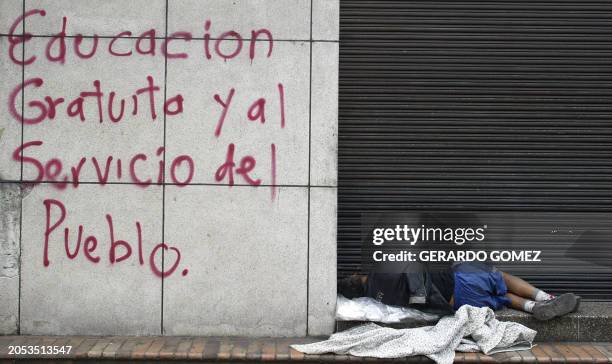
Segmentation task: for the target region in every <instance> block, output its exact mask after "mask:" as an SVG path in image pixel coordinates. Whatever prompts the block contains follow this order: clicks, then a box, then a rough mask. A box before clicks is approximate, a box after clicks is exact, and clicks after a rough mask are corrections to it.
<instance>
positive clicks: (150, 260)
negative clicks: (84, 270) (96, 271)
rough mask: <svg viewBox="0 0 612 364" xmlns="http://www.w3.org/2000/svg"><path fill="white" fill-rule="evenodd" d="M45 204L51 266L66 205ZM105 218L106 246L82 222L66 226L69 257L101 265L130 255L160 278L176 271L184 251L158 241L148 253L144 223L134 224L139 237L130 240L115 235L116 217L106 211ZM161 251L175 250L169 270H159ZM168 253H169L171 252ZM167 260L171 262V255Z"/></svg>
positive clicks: (46, 243) (46, 247)
mask: <svg viewBox="0 0 612 364" xmlns="http://www.w3.org/2000/svg"><path fill="white" fill-rule="evenodd" d="M43 205H44V206H45V216H46V223H45V233H44V239H45V240H44V248H43V265H44V266H45V267H48V266H49V265H50V264H51V261H50V259H49V242H50V240H51V237H52V235H53V236H55V234H54V233H55V232H56V230H57V232H58V234H57V235H60V236H61V227H62V224H63V223H64V221H65V220H66V217H67V212H66V206H64V204H63V203H62V202H61V201H58V200H55V199H46V200H44V201H43ZM54 210H55V211H56V212H55V213H54V212H53V211H54ZM57 215H59V216H57ZM105 218H106V223H107V225H108V240H106V241H108V244H106V247H103V246H102V242H103V240H102V239H101V237H100V236H98V237H96V236H95V235H91V234H88V233H87V231H86V230H85V229H84V227H83V225H79V226H78V228H77V229H75V230H76V231H75V230H72V231H71V230H70V228H69V227H64V231H63V232H64V234H63V236H64V249H65V252H66V257H67V258H68V259H71V260H74V259H77V258H78V257H79V256H81V257H82V259H85V260H87V261H89V262H91V263H92V264H98V263H100V262H101V261H102V260H103V259H104V260H106V259H107V258H108V263H110V264H111V265H114V264H119V263H121V262H123V261H128V260H129V259H130V258H131V259H136V260H137V261H138V264H139V265H141V266H145V265H148V266H149V268H150V270H151V272H153V274H155V275H156V276H157V277H160V278H165V277H169V276H171V275H172V274H173V273H174V272H175V271H176V270H177V268H178V267H179V264H180V261H181V252H180V251H179V249H178V248H176V247H173V246H169V245H167V244H165V243H159V244H157V245H155V246H154V247H153V248H152V249H151V251H150V253H149V254H146V253H145V251H144V250H145V249H144V248H143V241H142V240H143V239H142V225H141V224H140V222H138V221H136V222H135V224H134V230H135V236H136V238H135V239H134V240H133V241H132V243H130V242H128V241H127V240H122V239H120V238H119V237H118V236H116V235H115V229H114V225H113V217H112V216H111V215H110V214H106V216H105ZM162 250H164V251H172V252H173V253H174V256H175V257H174V258H173V259H174V262H172V264H164V266H165V267H169V268H167V269H160V267H158V265H157V263H156V257H157V256H158V255H159V257H158V259H157V261H161V254H162ZM104 253H107V254H104ZM165 255H166V256H168V255H169V254H165ZM132 256H133V257H132ZM166 259H167V260H168V261H169V262H171V259H172V257H168V258H166ZM188 272H189V270H188V269H186V268H185V269H183V271H182V275H183V276H186V275H187V274H188Z"/></svg>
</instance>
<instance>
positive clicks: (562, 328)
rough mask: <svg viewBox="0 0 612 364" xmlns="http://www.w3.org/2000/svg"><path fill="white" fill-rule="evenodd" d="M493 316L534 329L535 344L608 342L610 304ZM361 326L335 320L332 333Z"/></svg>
mask: <svg viewBox="0 0 612 364" xmlns="http://www.w3.org/2000/svg"><path fill="white" fill-rule="evenodd" d="M495 314H496V317H497V319H498V320H501V321H513V322H518V323H521V324H523V325H525V326H527V327H529V328H532V329H534V330H536V331H537V332H538V334H537V336H536V341H539V342H576V341H579V342H598V341H601V342H610V341H612V302H597V301H591V302H589V301H587V302H582V304H581V305H580V309H579V310H578V311H577V312H574V313H571V314H569V315H566V316H563V317H558V318H555V319H552V320H549V321H538V320H536V319H535V318H534V317H533V316H532V315H530V314H528V313H525V312H522V311H517V310H512V309H504V310H500V311H497V312H496V313H495ZM362 323H363V322H359V321H337V322H336V330H338V331H342V330H346V329H348V328H350V327H353V326H356V325H360V324H362ZM426 325H428V324H427V323H424V322H406V323H401V324H392V325H384V326H390V327H395V328H408V327H416V326H426Z"/></svg>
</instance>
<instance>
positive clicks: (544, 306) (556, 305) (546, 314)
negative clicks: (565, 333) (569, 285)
mask: <svg viewBox="0 0 612 364" xmlns="http://www.w3.org/2000/svg"><path fill="white" fill-rule="evenodd" d="M578 304H579V300H578V298H577V296H576V295H575V294H573V293H564V294H562V295H560V296H559V297H555V298H553V299H552V300H548V301H540V302H536V304H535V305H534V306H533V312H532V313H533V316H534V317H535V318H536V319H538V320H541V321H546V320H550V319H552V318H554V317H558V316H563V315H566V314H568V313H570V312H572V310H574V309H576V308H577V305H578Z"/></svg>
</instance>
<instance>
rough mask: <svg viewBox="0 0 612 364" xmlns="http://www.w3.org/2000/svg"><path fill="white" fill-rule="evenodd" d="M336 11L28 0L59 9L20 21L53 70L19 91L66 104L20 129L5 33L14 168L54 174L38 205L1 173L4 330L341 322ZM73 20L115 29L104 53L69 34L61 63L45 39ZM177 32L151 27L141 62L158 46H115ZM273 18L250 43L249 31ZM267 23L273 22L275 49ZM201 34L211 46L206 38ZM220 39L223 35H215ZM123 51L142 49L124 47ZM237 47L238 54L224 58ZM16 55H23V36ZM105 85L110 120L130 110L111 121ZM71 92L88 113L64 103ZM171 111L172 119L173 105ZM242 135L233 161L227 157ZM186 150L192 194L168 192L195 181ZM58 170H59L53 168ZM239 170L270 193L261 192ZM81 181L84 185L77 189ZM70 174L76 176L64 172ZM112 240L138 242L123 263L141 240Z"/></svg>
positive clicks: (4, 22) (212, 2)
mask: <svg viewBox="0 0 612 364" xmlns="http://www.w3.org/2000/svg"><path fill="white" fill-rule="evenodd" d="M337 3H338V1H337V0H327V1H326V2H325V4H322V3H321V4H318V5H317V6H316V9H317V10H316V15H315V17H316V18H317V19H315V21H314V22H313V23H312V24H311V15H312V14H313V12H312V11H311V10H312V9H311V1H310V0H283V1H277V0H235V1H228V0H203V1H194V0H171V1H169V2H168V4H169V7H168V9H166V1H164V0H153V1H148V0H147V1H141V0H136V1H130V2H125V1H119V0H110V1H102V0H93V1H88V2H83V1H80V0H58V1H53V2H48V1H39V0H27V1H26V2H25V5H26V10H28V11H29V10H32V9H39V10H40V9H43V10H44V11H45V14H44V16H43V15H42V14H40V13H38V14H34V15H32V16H31V17H29V18H28V19H27V21H26V22H25V24H26V25H25V27H26V32H28V33H31V34H33V35H34V38H32V39H29V40H28V41H27V43H26V47H25V56H26V58H27V59H32V60H33V61H32V63H31V64H29V65H27V66H26V67H25V71H24V74H23V77H24V78H25V80H34V79H37V78H39V79H41V80H42V81H39V82H40V84H31V85H29V86H28V87H26V88H25V90H24V94H25V98H24V100H23V101H24V104H25V112H24V114H25V116H26V117H28V118H33V117H35V116H36V115H37V114H38V113H39V112H40V109H39V107H37V106H36V105H37V104H36V102H42V104H43V105H45V104H46V106H45V107H46V109H47V110H48V111H50V110H51V109H52V108H53V107H52V106H49V102H55V103H56V106H55V109H54V110H55V114H53V113H50V114H48V115H47V116H48V118H46V119H43V120H42V121H40V122H36V123H31V124H27V125H23V126H22V124H21V123H20V122H19V121H18V120H14V118H12V117H11V116H10V112H9V110H8V105H9V103H8V102H7V101H8V99H9V95H10V93H11V91H12V90H14V89H15V88H16V87H18V86H19V84H20V83H21V79H22V72H21V71H22V68H21V67H20V66H18V65H16V64H15V63H14V62H12V61H11V60H10V59H9V58H8V52H7V51H6V50H7V49H8V47H9V44H8V37H7V36H0V49H1V50H2V52H0V78H1V79H2V80H3V81H4V82H3V84H2V86H0V97H1V98H2V99H1V102H0V113H1V114H2V115H4V116H3V117H2V118H0V130H2V132H1V133H2V137H1V138H0V150H1V151H2V153H1V155H0V180H3V181H4V180H6V179H8V180H11V181H20V180H21V178H22V177H23V180H29V181H31V180H35V179H37V177H38V176H39V174H40V173H41V171H44V182H45V183H42V184H37V185H36V186H35V187H34V188H33V190H32V191H31V193H30V194H29V195H28V196H27V197H22V196H20V195H19V193H17V194H16V195H15V194H11V193H12V192H10V191H13V190H11V189H14V188H16V191H19V187H18V185H11V184H9V183H3V184H1V186H2V189H3V190H2V193H3V196H2V198H3V200H2V211H0V247H1V249H2V250H1V251H0V259H1V261H0V263H2V273H1V275H0V289H2V290H3V292H5V294H3V295H2V297H1V301H0V304H1V305H2V308H0V318H2V324H1V325H0V333H3V334H10V333H15V332H16V331H19V332H20V333H21V334H31V335H45V334H48V335H51V334H64V335H67V334H75V335H78V334H83V335H159V334H167V335H247V336H303V335H306V334H307V333H309V332H311V333H321V334H323V333H329V332H331V330H332V328H333V325H334V320H333V313H334V309H335V307H334V304H335V300H334V299H333V297H335V294H336V289H335V275H336V262H335V254H336V236H335V234H336V232H335V226H336V193H337V192H336V188H335V186H336V185H337V130H338V127H337V118H338V114H337V95H338V90H337V88H338V80H337V79H338V76H337V75H338V70H337V69H338V44H337V42H329V40H337V32H338V19H337V16H338V15H337V12H338V11H337V9H338V4H337ZM23 4H24V2H23V1H22V0H4V1H1V2H0V10H1V12H0V28H1V29H4V30H3V31H2V32H1V33H3V34H5V33H7V32H8V28H9V27H10V25H11V24H12V23H13V22H14V21H15V20H16V19H17V17H18V16H19V15H20V14H21V12H22V6H23ZM63 16H66V17H67V22H68V23H67V27H66V34H67V35H71V36H75V35H78V34H83V35H85V36H93V35H98V36H106V37H107V38H100V39H97V43H96V40H94V39H84V40H82V42H81V44H80V48H79V49H80V50H81V52H82V53H88V52H89V51H90V50H91V49H94V46H96V45H97V48H95V49H96V52H95V54H94V55H93V56H91V57H83V56H80V57H79V56H78V55H77V54H76V52H75V47H76V44H77V43H78V42H79V41H78V40H75V39H74V38H69V39H65V44H66V57H65V60H64V61H61V62H53V61H52V59H51V58H53V57H54V56H57V55H58V54H59V51H60V50H61V48H60V47H59V44H60V41H59V40H57V41H56V40H54V38H53V37H51V36H53V35H55V34H57V33H58V32H60V31H61V24H62V17H63ZM166 16H167V19H168V24H166ZM319 17H321V19H319ZM207 20H210V21H211V25H210V29H209V30H205V24H206V21H207ZM311 25H312V26H311ZM166 26H167V27H168V31H169V33H173V32H177V31H188V32H191V33H192V36H193V37H194V39H192V40H190V41H187V40H184V39H176V40H172V41H170V42H169V43H168V44H165V43H164V40H163V39H154V54H140V53H138V50H139V49H140V51H142V50H143V48H144V49H146V48H147V47H148V45H149V44H148V42H144V43H143V42H142V41H141V42H139V41H138V40H137V39H127V38H123V39H118V40H114V39H112V38H111V37H112V36H115V35H117V34H118V33H119V32H122V31H130V32H131V35H132V36H135V37H137V36H139V35H140V34H141V33H143V32H145V31H147V30H149V29H154V30H155V36H157V37H162V38H163V37H164V35H165V34H164V33H165V30H166ZM18 29H19V30H20V31H21V25H20V26H19V28H18ZM260 30H261V31H262V33H261V34H260V36H259V37H258V40H257V42H254V43H253V44H251V42H250V39H251V37H252V31H255V32H257V31H260ZM263 30H267V31H269V32H271V34H272V37H273V43H272V42H270V41H269V40H268V39H267V38H266V37H265V34H264V33H263ZM311 30H312V31H313V32H316V37H314V38H315V39H317V40H325V41H326V42H319V41H317V42H314V43H313V44H311V43H310V40H311V38H312V37H311ZM226 32H237V34H239V36H238V35H236V34H234V33H226ZM205 33H206V34H207V35H210V38H211V39H210V40H209V42H210V43H209V44H208V48H206V47H207V41H205V40H203V37H204V35H205ZM224 33H226V34H225V37H227V38H228V40H224V41H218V39H219V37H221V36H223V34H224ZM126 35H127V34H126ZM165 45H167V51H168V52H169V54H170V55H177V54H178V55H181V56H180V57H179V58H172V57H168V58H167V59H166V58H165V56H164V51H165V49H164V46H165ZM217 46H218V47H217ZM48 47H49V52H47V48H48ZM139 47H140V48H139ZM111 48H112V49H113V51H114V52H124V53H126V54H128V53H130V52H131V55H126V56H118V55H112V54H111V53H110V51H109V49H111ZM217 48H218V49H217ZM207 49H208V50H209V51H210V52H211V54H212V55H211V57H210V58H208V57H207V55H206V51H207ZM238 49H239V51H237V56H236V57H234V58H231V59H224V57H222V56H220V55H219V54H218V53H222V54H226V55H229V54H230V53H232V52H233V51H234V50H238ZM251 49H252V50H253V51H252V52H253V53H251ZM16 50H17V51H16V54H17V55H18V56H19V57H21V48H19V47H17V49H16ZM311 50H312V53H311ZM268 52H270V54H269V55H268ZM182 54H184V57H182ZM251 55H252V57H251ZM32 57H35V58H32ZM181 57H182V58H181ZM311 62H312V63H311ZM311 70H312V73H311ZM147 76H151V77H152V79H153V81H154V84H155V86H156V87H158V89H157V90H156V91H154V92H153V94H154V96H153V104H154V106H152V108H153V111H154V112H155V114H156V117H155V118H154V117H153V116H152V115H151V106H150V100H149V97H148V94H147V92H146V91H145V92H144V93H143V92H142V90H140V92H139V91H138V90H139V89H144V88H145V87H146V86H147V85H148V81H147ZM96 80H98V81H100V88H101V92H102V93H103V95H102V97H101V98H100V103H98V100H97V99H96V98H95V97H89V96H85V100H84V101H83V117H84V119H85V120H80V115H79V113H78V112H75V110H77V109H76V106H78V98H79V96H80V95H81V93H82V92H91V91H94V90H95V86H94V81H96ZM279 84H280V85H282V87H280V86H279ZM311 85H312V87H311ZM232 88H233V89H234V92H235V93H234V94H233V98H232V99H231V103H229V107H228V108H227V113H226V115H225V121H224V124H223V128H222V129H221V132H220V133H219V135H215V130H216V127H217V124H218V121H219V118H220V116H221V114H222V113H223V111H224V110H223V107H222V106H221V104H220V102H219V101H216V100H215V95H218V98H219V99H220V100H223V101H225V102H227V100H228V94H229V92H230V89H232ZM138 92H139V93H140V94H137V93H138ZM111 93H112V95H114V102H113V104H112V109H113V113H114V115H115V116H116V115H118V114H119V113H120V108H121V107H120V105H121V102H122V100H123V102H124V112H123V117H122V119H121V120H120V121H118V122H114V121H111V120H110V115H109V101H110V100H109V99H110V96H111ZM135 94H136V95H135ZM20 95H21V93H20V92H19V93H18V97H17V98H16V100H15V104H16V105H17V106H18V108H20V107H21V104H22V100H21V96H20ZM164 95H165V96H166V99H165V100H171V99H173V98H175V97H177V96H178V95H180V96H181V97H182V99H183V104H182V106H183V112H182V113H179V114H178V115H170V114H169V115H167V116H166V117H165V118H164V101H165V100H164ZM59 98H62V99H63V101H62V100H60V99H59ZM263 99H265V105H264V104H263V101H260V100H263ZM74 100H77V101H74ZM134 100H137V101H138V102H137V108H135V107H134V105H135V103H134ZM255 102H260V104H259V105H260V107H261V105H264V106H263V108H264V110H265V122H264V121H263V120H262V119H261V118H260V119H256V120H250V119H253V115H254V111H253V110H256V109H254V108H253V106H252V105H254V104H255ZM69 104H70V105H72V108H71V111H72V113H74V114H75V115H69V111H68V109H69ZM38 105H41V104H40V103H39V104H38ZM75 105H76V106H75ZM99 109H100V110H101V111H102V115H103V116H102V118H103V120H102V122H100V118H99ZM170 110H173V111H176V104H174V106H173V108H171V109H170ZM20 111H21V110H20ZM249 115H250V116H251V118H249ZM283 120H284V127H283V125H282V123H283ZM22 129H23V133H22ZM22 134H23V135H22ZM32 141H40V142H42V145H33V146H30V147H28V148H27V149H26V151H25V152H24V156H26V157H27V158H26V159H24V163H23V164H22V163H20V162H19V161H15V160H13V158H12V151H13V150H15V149H16V148H18V147H19V146H20V145H21V143H22V142H25V143H28V142H32ZM232 144H233V145H234V146H235V150H234V157H233V164H232V161H230V162H228V164H227V165H226V168H225V169H223V168H221V169H219V168H220V167H221V166H223V165H224V163H225V162H226V158H227V155H228V151H229V146H230V145H232ZM135 156H137V158H136V159H133V157H135ZM182 156H189V157H190V158H191V160H192V162H193V170H194V174H193V178H192V179H191V180H190V181H189V182H190V184H191V185H189V186H186V187H179V186H176V185H174V183H175V182H182V181H185V180H186V178H187V176H188V173H187V168H186V167H187V163H183V164H182V165H181V167H180V168H178V169H177V170H173V169H172V162H173V161H174V160H175V159H176V158H179V157H182ZM111 157H112V159H111ZM249 157H252V158H253V159H249ZM94 158H95V161H94ZM39 163H40V164H39ZM60 163H61V167H62V168H61V171H59V172H58V173H55V172H57V171H58V170H59V165H60ZM81 163H82V164H81ZM107 163H108V164H107ZM241 166H242V169H243V170H248V177H250V178H251V179H252V180H257V181H258V183H260V184H261V186H259V187H254V186H249V185H248V184H249V180H248V179H247V178H245V177H244V174H242V175H241V172H240V167H241ZM22 167H23V176H22V172H21V171H22ZM251 168H252V170H250V169H251ZM162 172H163V173H162ZM173 172H176V173H173ZM230 174H232V176H233V184H234V186H230V185H231V184H232V183H231V182H230V178H229V176H230ZM77 175H78V182H79V183H78V184H77V183H70V182H73V181H74V176H77ZM65 177H66V178H67V180H65ZM62 181H66V182H68V183H67V184H66V183H57V182H62ZM149 181H150V182H152V183H153V185H148V182H149ZM140 182H146V183H145V184H146V185H144V186H143V185H141V184H139V183H140ZM158 182H159V184H158ZM315 186H324V187H322V188H320V189H319V188H318V187H315ZM311 189H312V191H311ZM9 190H10V191H9ZM7 191H8V192H7ZM9 192H10V193H9ZM309 198H310V200H309ZM45 203H46V204H47V205H45ZM60 203H61V206H63V207H64V208H65V218H64V219H63V221H60V220H62V218H61V215H62V211H61V209H60V207H59V205H60ZM21 205H23V207H22V208H21ZM47 206H50V210H49V211H50V213H49V214H47V209H46V207H47ZM309 207H310V209H309ZM21 212H22V219H21V220H19V219H18V217H19V215H20V214H21ZM107 214H108V215H109V216H111V218H112V222H113V232H112V236H111V232H110V228H109V220H108V219H109V218H108V217H107ZM56 222H57V226H56V228H55V229H54V230H53V231H52V232H50V233H49V231H48V230H50V229H51V226H53V225H54V223H56ZM79 228H82V234H81V239H80V240H79ZM65 229H68V230H65ZM19 231H21V232H22V233H21V236H20V235H19ZM65 234H66V235H65ZM309 234H310V235H309ZM47 236H48V240H46V238H47ZM65 236H67V238H68V243H67V244H66V243H65V241H64V240H65ZM139 236H140V237H141V240H139ZM92 237H95V242H96V248H95V249H94V248H93V241H94V240H93V238H92ZM118 240H125V241H126V242H127V243H128V244H129V246H130V249H131V255H130V256H129V257H127V258H125V260H123V261H115V262H113V261H112V257H111V251H113V250H112V246H114V244H113V243H115V245H116V244H120V245H118V247H117V250H116V252H117V256H119V257H122V256H123V254H124V252H125V251H126V249H127V248H126V246H125V244H123V243H121V242H117V241H118ZM45 241H48V248H47V252H48V256H47V258H48V261H49V264H48V265H47V264H46V260H45V255H44V253H45ZM79 241H80V243H79ZM139 241H142V243H141V244H139ZM162 242H164V243H165V244H166V245H163V246H162V245H159V244H161V243H162ZM309 242H310V243H311V244H312V247H309ZM140 246H141V247H142V248H139V247H140ZM77 247H78V252H76V251H77ZM155 249H157V250H155ZM90 250H91V251H92V252H91V254H90V255H91V257H88V256H87V254H86V251H87V252H89V251H90ZM19 251H21V266H19V265H18V264H17V263H18V262H19ZM75 252H76V253H75ZM162 252H163V254H162ZM179 254H180V260H179ZM96 258H99V260H98V261H96ZM177 261H178V263H177V266H176V270H174V271H172V267H173V266H174V262H177ZM309 264H311V266H310V267H309ZM162 267H163V270H162ZM164 274H166V275H167V276H165V278H164V280H163V282H162V279H161V278H160V276H161V275H164ZM19 281H21V284H19ZM19 313H20V316H19ZM309 324H310V325H311V326H308V325H309Z"/></svg>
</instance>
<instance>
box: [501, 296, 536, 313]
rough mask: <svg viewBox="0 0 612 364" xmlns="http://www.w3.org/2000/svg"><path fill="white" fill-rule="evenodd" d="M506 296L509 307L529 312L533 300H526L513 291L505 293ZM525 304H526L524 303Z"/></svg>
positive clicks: (531, 308)
mask: <svg viewBox="0 0 612 364" xmlns="http://www.w3.org/2000/svg"><path fill="white" fill-rule="evenodd" d="M506 298H508V299H509V300H510V307H511V308H514V309H515V310H519V311H525V312H531V311H532V310H533V304H534V303H535V302H534V301H530V300H527V299H525V298H523V297H521V296H517V295H516V294H514V293H506ZM526 304H527V305H526Z"/></svg>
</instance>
